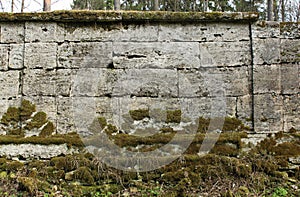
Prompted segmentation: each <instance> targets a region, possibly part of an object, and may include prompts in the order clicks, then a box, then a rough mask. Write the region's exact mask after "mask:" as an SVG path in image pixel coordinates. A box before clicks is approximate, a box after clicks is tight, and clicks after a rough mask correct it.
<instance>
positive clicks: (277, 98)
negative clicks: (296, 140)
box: [252, 22, 300, 132]
mask: <svg viewBox="0 0 300 197" xmlns="http://www.w3.org/2000/svg"><path fill="white" fill-rule="evenodd" d="M252 35H253V46H254V47H253V52H254V76H253V79H254V93H255V94H257V95H255V96H254V113H255V116H254V117H255V122H254V123H255V131H257V132H273V131H285V132H288V131H289V130H290V129H291V128H295V129H296V127H297V128H299V120H300V119H299V109H298V106H299V102H300V100H299V96H298V95H299V92H300V72H299V53H300V52H299V50H300V44H299V43H300V40H299V39H300V37H299V23H278V22H257V23H256V24H255V25H253V26H252ZM266 64H269V65H266Z"/></svg>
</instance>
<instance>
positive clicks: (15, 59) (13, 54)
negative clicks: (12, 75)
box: [8, 44, 24, 69]
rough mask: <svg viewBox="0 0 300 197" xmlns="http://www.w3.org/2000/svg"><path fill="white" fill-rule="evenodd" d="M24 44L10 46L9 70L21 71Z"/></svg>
mask: <svg viewBox="0 0 300 197" xmlns="http://www.w3.org/2000/svg"><path fill="white" fill-rule="evenodd" d="M23 53H24V44H11V45H10V54H9V65H8V68H9V69H22V68H23V60H24V54H23Z"/></svg>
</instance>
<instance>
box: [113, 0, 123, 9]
mask: <svg viewBox="0 0 300 197" xmlns="http://www.w3.org/2000/svg"><path fill="white" fill-rule="evenodd" d="M114 7H115V10H120V9H121V3H120V0H114Z"/></svg>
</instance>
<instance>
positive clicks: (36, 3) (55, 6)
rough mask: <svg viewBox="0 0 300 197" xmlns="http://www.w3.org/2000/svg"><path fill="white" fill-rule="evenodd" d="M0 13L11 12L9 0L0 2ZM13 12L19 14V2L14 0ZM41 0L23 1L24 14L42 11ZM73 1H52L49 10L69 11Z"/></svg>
mask: <svg viewBox="0 0 300 197" xmlns="http://www.w3.org/2000/svg"><path fill="white" fill-rule="evenodd" d="M0 2H1V3H2V5H1V4H0V11H2V12H3V11H5V12H10V11H11V0H0ZM14 2H15V3H14V4H15V5H14V12H20V9H21V3H20V2H21V0H14ZM43 2H44V1H43V0H25V10H24V12H39V11H42V9H43ZM72 2H73V0H52V6H51V10H70V9H71V6H70V5H71V3H72Z"/></svg>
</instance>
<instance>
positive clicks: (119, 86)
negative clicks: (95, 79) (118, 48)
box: [99, 69, 178, 98]
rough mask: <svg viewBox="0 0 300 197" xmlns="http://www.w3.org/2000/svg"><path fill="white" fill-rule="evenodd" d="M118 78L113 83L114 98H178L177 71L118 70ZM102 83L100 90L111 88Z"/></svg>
mask: <svg viewBox="0 0 300 197" xmlns="http://www.w3.org/2000/svg"><path fill="white" fill-rule="evenodd" d="M112 74H113V73H112ZM116 76H117V77H116V78H115V79H113V80H114V82H113V83H112V96H137V97H166V98H170V97H178V76H177V72H176V70H168V69H128V70H118V74H117V75H116ZM107 79H108V80H111V79H112V77H107ZM101 82H102V83H100V85H99V89H100V90H102V89H107V87H108V88H110V87H109V86H108V85H107V84H106V82H104V83H103V81H101Z"/></svg>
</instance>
